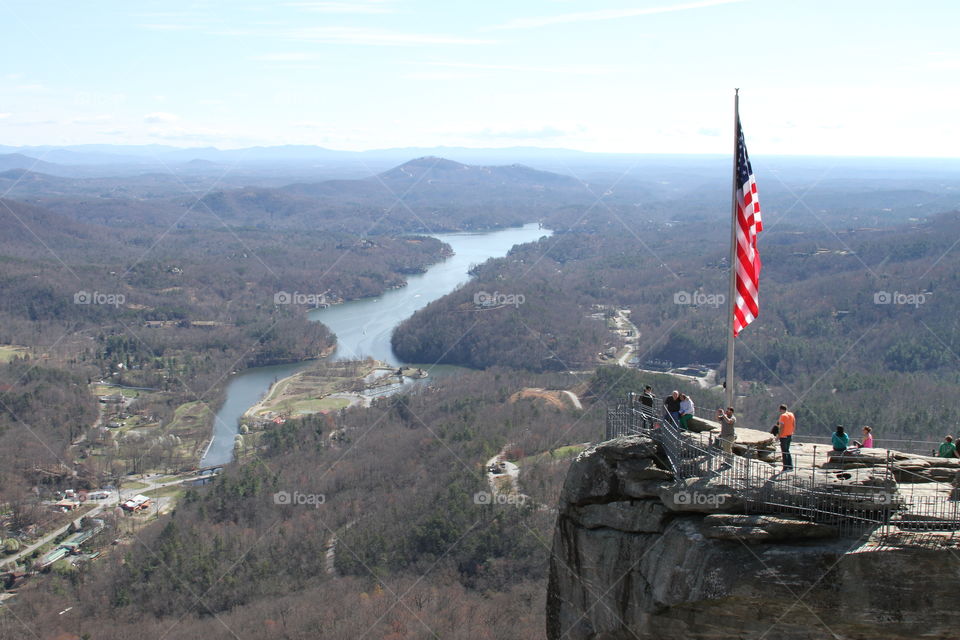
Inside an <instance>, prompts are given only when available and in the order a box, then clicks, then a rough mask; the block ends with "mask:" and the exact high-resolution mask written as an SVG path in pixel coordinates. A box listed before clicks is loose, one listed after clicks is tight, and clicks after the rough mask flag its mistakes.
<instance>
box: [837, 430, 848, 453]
mask: <svg viewBox="0 0 960 640" xmlns="http://www.w3.org/2000/svg"><path fill="white" fill-rule="evenodd" d="M849 446H850V436H848V435H847V434H845V433H844V432H843V427H840V426H838V427H837V431H836V433H834V434H833V450H834V451H838V452H844V451H846V450H847V447H849Z"/></svg>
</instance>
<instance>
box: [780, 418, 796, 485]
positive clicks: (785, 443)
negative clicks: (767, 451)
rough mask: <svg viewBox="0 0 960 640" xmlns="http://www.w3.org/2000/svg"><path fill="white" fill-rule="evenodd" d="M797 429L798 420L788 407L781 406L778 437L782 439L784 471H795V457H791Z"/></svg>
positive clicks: (781, 449)
mask: <svg viewBox="0 0 960 640" xmlns="http://www.w3.org/2000/svg"><path fill="white" fill-rule="evenodd" d="M796 428H797V419H796V417H794V415H793V414H792V413H790V412H789V411H787V405H785V404H782V405H780V419H779V420H777V437H778V438H779V439H780V452H781V453H782V454H783V470H784V471H792V470H793V456H792V455H790V443H791V442H792V441H793V432H794V431H796Z"/></svg>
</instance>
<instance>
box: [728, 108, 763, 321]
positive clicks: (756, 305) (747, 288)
mask: <svg viewBox="0 0 960 640" xmlns="http://www.w3.org/2000/svg"><path fill="white" fill-rule="evenodd" d="M736 198H737V300H736V305H735V307H734V311H733V335H735V336H736V335H738V334H739V333H740V331H741V330H742V329H743V328H744V327H746V326H747V325H748V324H750V323H751V322H753V321H754V320H755V319H756V318H757V316H758V315H760V301H759V288H760V253H759V252H758V251H757V234H758V233H760V232H761V231H763V222H761V221H760V201H759V200H758V199H757V181H756V180H755V179H754V177H753V168H752V167H751V166H750V157H749V156H748V155H747V145H746V143H745V142H744V141H743V128H741V126H740V118H739V116H738V117H737V191H736Z"/></svg>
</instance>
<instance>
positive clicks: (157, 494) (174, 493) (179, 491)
mask: <svg viewBox="0 0 960 640" xmlns="http://www.w3.org/2000/svg"><path fill="white" fill-rule="evenodd" d="M185 492H186V489H184V488H183V487H181V486H180V485H178V484H175V485H170V486H169V487H160V488H159V489H151V490H150V491H147V492H145V493H144V494H143V495H145V496H147V497H150V498H179V497H180V496H182V495H183V494H184V493H185Z"/></svg>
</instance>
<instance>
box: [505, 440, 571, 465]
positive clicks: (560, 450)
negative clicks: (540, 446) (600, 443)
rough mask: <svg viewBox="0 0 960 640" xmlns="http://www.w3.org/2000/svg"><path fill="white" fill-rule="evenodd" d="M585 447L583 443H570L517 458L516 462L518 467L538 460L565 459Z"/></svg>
mask: <svg viewBox="0 0 960 640" xmlns="http://www.w3.org/2000/svg"><path fill="white" fill-rule="evenodd" d="M586 448H587V445H584V444H571V445H567V446H565V447H557V448H556V449H554V450H552V451H544V452H542V453H535V454H534V455H532V456H526V457H524V458H520V459H519V460H517V462H516V464H517V466H518V467H522V466H524V465H533V464H537V463H540V462H556V461H557V460H565V459H567V458H572V457H574V456H576V455H577V454H578V453H580V452H581V451H583V450H584V449H586Z"/></svg>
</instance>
